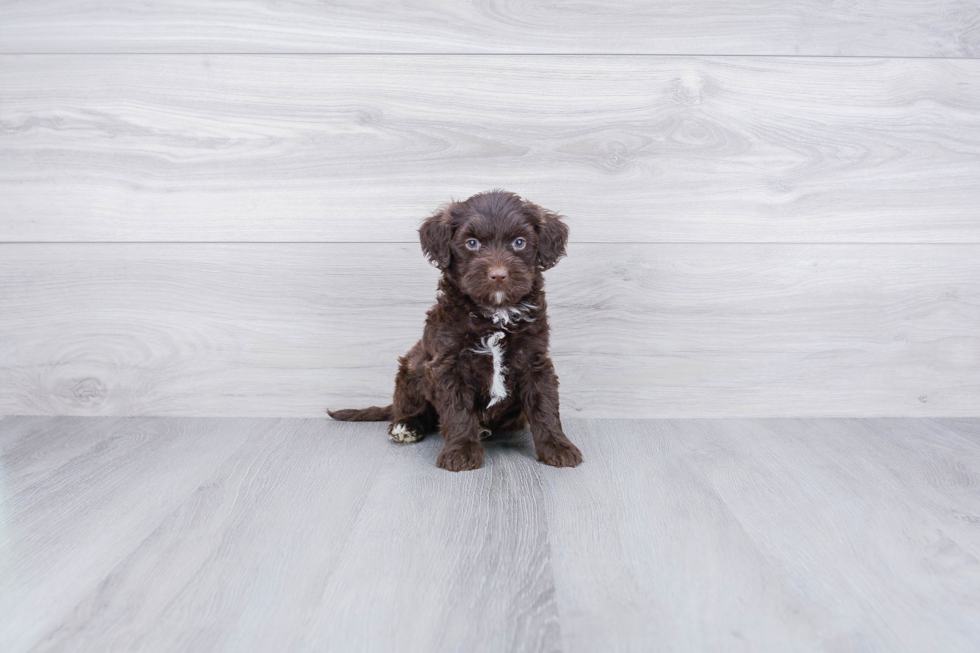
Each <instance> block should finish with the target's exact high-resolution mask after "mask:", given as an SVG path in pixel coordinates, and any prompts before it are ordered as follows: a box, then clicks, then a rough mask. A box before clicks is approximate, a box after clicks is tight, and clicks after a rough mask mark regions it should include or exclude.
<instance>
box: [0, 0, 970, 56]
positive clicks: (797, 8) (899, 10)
mask: <svg viewBox="0 0 980 653" xmlns="http://www.w3.org/2000/svg"><path fill="white" fill-rule="evenodd" d="M0 52H69V53H76V52H127V53H128V52H246V53H252V52H304V53H317V52H331V53H336V52H372V53H373V52H404V53H409V52H410V53H418V52H437V53H446V54H455V53H475V52H494V53H502V54H512V53H515V52H517V53H525V52H533V53H537V54H557V53H569V52H571V53H583V54H595V53H618V54H638V53H639V54H745V55H756V54H780V55H806V54H811V55H821V56H906V57H976V56H978V55H980V13H978V12H977V5H976V2H975V0H892V1H884V0H849V1H848V2H828V1H826V0H728V1H724V0H705V1H698V2H676V1H674V0H585V1H581V0H580V1H577V2H548V1H542V0H538V1H536V2H528V1H526V0H525V1H520V0H518V1H514V0H507V1H506V2H504V1H502V0H469V1H468V2H467V1H461V2H448V1H445V0H442V1H440V0H422V1H419V0H413V2H404V1H400V0H381V1H378V0H373V1H371V2H365V1H358V0H346V1H339V2H338V1H337V0H333V1H327V2H322V1H319V2H269V1H268V0H222V2H199V1H197V0H154V2H139V3H137V2H132V1H131V0H86V1H82V0H34V1H32V2H18V1H16V0H6V1H5V2H2V3H0Z"/></svg>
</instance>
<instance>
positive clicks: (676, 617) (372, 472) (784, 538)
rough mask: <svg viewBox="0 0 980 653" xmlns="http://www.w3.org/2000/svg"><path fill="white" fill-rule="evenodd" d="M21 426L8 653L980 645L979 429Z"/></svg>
mask: <svg viewBox="0 0 980 653" xmlns="http://www.w3.org/2000/svg"><path fill="white" fill-rule="evenodd" d="M566 422H567V424H566V430H567V431H568V433H569V435H570V436H571V437H572V438H573V439H574V440H575V441H576V442H577V443H578V444H579V445H580V446H581V448H582V450H583V452H584V454H585V457H586V462H585V463H584V464H583V466H581V467H580V468H578V469H574V470H556V469H552V468H549V467H545V466H542V465H539V464H537V463H536V462H535V461H534V460H533V458H532V456H531V453H532V452H531V447H530V445H529V443H528V441H527V438H526V435H524V434H517V435H514V436H511V437H510V438H504V439H500V440H497V441H495V442H491V443H490V444H488V455H487V459H486V465H485V466H484V468H483V469H481V470H478V471H476V472H471V473H463V474H450V473H448V472H444V471H442V470H439V469H437V468H436V467H435V466H434V464H433V463H434V460H435V457H436V453H437V451H438V449H439V446H440V440H439V438H438V437H436V436H433V437H430V438H428V439H426V440H425V441H423V442H421V443H419V444H417V445H411V446H405V445H395V444H392V443H390V442H388V441H387V439H386V438H385V436H384V434H383V425H381V424H357V425H352V424H342V423H337V422H332V421H329V420H323V419H305V420H304V419H214V418H118V417H115V418H66V417H60V418H56V417H7V418H0V462H2V466H0V650H3V651H5V652H13V651H28V650H34V651H48V650H51V651H68V650H71V651H107V650H126V651H131V650H181V651H199V650H200V651H210V650H227V651H235V650H378V651H390V650H396V649H397V650H412V651H437V650H460V651H477V650H492V651H503V650H535V651H537V650H568V651H599V650H601V651H619V650H643V651H648V650H718V651H722V650H723V651H737V650H746V651H765V650H771V651H789V650H793V651H806V650H818V651H819V650H831V651H856V650H868V651H876V650H882V651H917V652H918V651H975V650H978V648H980V564H978V560H980V494H978V489H980V420H977V419H958V420H957V419H910V418H905V419H823V420H817V419H785V420H764V419H753V420H735V419H728V420H635V421H625V420H576V419H569V420H566Z"/></svg>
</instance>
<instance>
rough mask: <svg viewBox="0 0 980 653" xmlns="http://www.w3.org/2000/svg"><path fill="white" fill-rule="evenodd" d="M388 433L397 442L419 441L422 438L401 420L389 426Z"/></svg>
mask: <svg viewBox="0 0 980 653" xmlns="http://www.w3.org/2000/svg"><path fill="white" fill-rule="evenodd" d="M388 435H390V436H391V439H392V440H394V441H395V442H418V441H419V440H421V439H422V436H420V435H419V434H418V433H416V432H415V431H413V430H412V429H410V428H408V427H407V426H405V425H404V424H401V423H399V422H396V423H394V424H392V425H391V426H389V427H388Z"/></svg>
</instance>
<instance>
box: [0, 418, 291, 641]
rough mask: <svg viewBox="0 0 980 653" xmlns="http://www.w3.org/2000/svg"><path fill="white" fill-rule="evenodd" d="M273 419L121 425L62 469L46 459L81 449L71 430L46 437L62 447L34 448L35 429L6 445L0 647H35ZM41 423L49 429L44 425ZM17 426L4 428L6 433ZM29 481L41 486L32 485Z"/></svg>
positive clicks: (0, 511)
mask: <svg viewBox="0 0 980 653" xmlns="http://www.w3.org/2000/svg"><path fill="white" fill-rule="evenodd" d="M271 422H272V420H265V421H257V420H252V421H251V422H248V423H243V422H241V421H237V422H236V421H235V420H227V421H225V422H224V423H222V424H218V423H217V422H211V423H210V424H202V425H199V427H198V428H195V429H193V430H190V429H188V428H186V422H182V421H180V420H166V421H164V420H146V419H139V418H137V419H116V420H113V421H111V422H109V423H105V422H104V423H103V424H102V438H101V439H98V440H95V441H91V440H89V439H88V438H86V444H87V445H88V446H84V447H81V448H79V450H78V453H77V455H75V456H74V457H72V458H71V459H70V460H65V461H64V462H63V464H58V462H61V461H57V460H55V461H51V460H49V459H48V453H55V454H58V455H60V452H61V451H63V450H65V449H71V448H76V447H78V445H77V444H76V443H73V442H71V440H72V439H73V438H74V435H75V434H74V432H73V431H74V428H73V426H72V425H71V424H69V425H68V427H67V429H66V428H62V429H60V431H59V436H60V438H61V439H60V440H56V439H54V438H52V437H51V436H50V434H44V433H41V434H39V436H40V437H41V439H42V440H46V441H48V442H58V444H57V445H56V446H53V447H49V448H42V449H40V450H35V449H34V447H35V444H34V443H33V442H32V440H33V437H32V436H31V434H30V433H28V434H26V435H27V437H26V438H23V439H22V445H23V446H21V447H18V446H16V443H15V446H14V447H13V449H12V450H8V449H7V448H6V446H5V448H4V453H3V465H4V467H7V466H10V467H12V468H13V469H14V474H13V479H12V481H11V484H10V486H9V488H0V489H3V490H4V491H3V494H2V496H0V515H2V516H3V517H4V520H3V524H2V530H0V585H2V591H0V645H2V646H0V647H2V648H3V650H5V651H22V650H26V649H27V648H29V647H30V646H32V645H33V644H34V643H36V642H37V641H38V639H39V638H40V637H42V636H43V635H45V634H46V633H47V632H49V631H50V629H51V628H52V627H53V626H54V625H56V624H58V623H60V620H61V619H62V618H63V617H64V616H65V615H66V613H67V612H68V611H70V610H71V609H72V608H73V607H74V606H75V605H76V604H77V603H78V602H79V601H81V600H83V598H84V597H85V596H87V595H88V594H89V593H90V592H93V591H95V590H96V588H97V587H99V585H100V583H102V582H103V580H104V579H105V578H106V576H107V575H108V574H109V573H110V572H111V570H112V569H113V568H114V567H115V566H116V565H117V564H118V563H119V560H120V558H119V556H120V554H125V553H126V552H128V551H130V550H132V549H133V548H134V547H136V546H137V545H139V543H140V542H142V541H144V540H145V538H147V537H148V536H150V535H151V534H152V533H153V531H154V530H155V529H156V528H157V527H158V525H159V523H160V522H161V521H162V520H163V519H164V518H165V517H166V516H167V515H168V514H169V513H170V512H172V511H173V510H175V509H176V508H177V507H178V506H180V505H181V504H182V503H184V502H185V501H186V500H187V499H188V498H189V497H190V496H193V494H194V493H195V491H196V490H197V489H198V486H199V483H200V480H201V479H202V478H203V477H204V476H205V475H206V474H207V473H208V471H209V469H210V468H211V467H212V466H213V465H217V464H220V463H221V461H223V460H225V459H226V458H227V457H229V456H230V455H232V454H234V452H235V450H236V449H237V448H238V447H239V446H241V444H242V442H243V440H244V437H245V436H246V435H247V434H248V431H249V430H250V429H252V428H258V429H260V430H261V431H262V432H264V433H265V434H266V437H268V435H269V430H270V428H269V427H270V426H271ZM35 424H38V425H39V426H40V429H41V430H42V431H43V430H48V425H47V424H46V423H45V422H44V421H39V422H35ZM76 424H78V423H77V422H76ZM10 427H11V426H10V425H9V424H7V423H6V422H5V423H4V425H3V429H2V430H4V431H6V429H8V428H10ZM83 428H84V427H83ZM215 428H219V432H215V431H214V429H215ZM6 440H7V438H6V437H5V438H4V441H5V442H4V444H5V445H6V444H7V442H6ZM58 455H56V456H55V457H56V458H57V457H58ZM25 456H27V458H25ZM24 477H28V478H29V477H34V478H33V479H32V480H33V482H31V483H30V484H29V485H27V486H26V487H24V486H23V484H22V483H20V482H19V479H20V478H24ZM66 579H70V582H65V581H66Z"/></svg>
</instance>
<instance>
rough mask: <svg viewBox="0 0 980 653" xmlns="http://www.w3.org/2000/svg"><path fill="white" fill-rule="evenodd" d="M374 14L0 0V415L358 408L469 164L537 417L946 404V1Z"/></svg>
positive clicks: (956, 19) (967, 369)
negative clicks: (543, 325)
mask: <svg viewBox="0 0 980 653" xmlns="http://www.w3.org/2000/svg"><path fill="white" fill-rule="evenodd" d="M389 4H390V6H389ZM389 4H384V6H382V5H381V4H377V3H373V4H370V5H364V7H368V6H369V7H370V9H368V8H361V7H362V5H359V4H345V5H341V4H339V3H295V4H282V5H271V4H269V3H264V2H263V3H259V2H244V1H241V2H226V3H219V4H201V3H190V2H178V1H176V0H172V1H171V2H163V3H153V4H152V5H132V4H131V3H121V2H115V3H113V2H85V3H82V2H78V1H64V2H42V3H16V2H7V3H0V275H2V276H0V413H6V414H18V413H24V414H72V415H82V414H102V415H114V414H119V415H147V414H149V415H288V416H312V415H318V414H322V411H323V408H324V407H325V406H327V405H331V406H348V405H350V406H354V405H359V404H363V403H379V402H385V401H386V400H387V398H388V397H389V396H390V391H391V387H392V376H393V372H394V369H395V358H396V357H397V356H398V355H399V354H401V353H403V352H404V351H405V350H406V349H407V348H408V347H409V346H410V345H411V344H412V343H413V342H414V340H415V339H416V338H417V337H418V335H419V334H420V332H421V326H422V316H423V315H424V312H425V309H426V308H427V307H428V306H429V305H430V304H431V302H432V300H433V295H434V288H435V272H434V271H433V270H432V269H431V268H428V267H427V266H426V265H425V264H424V262H423V260H422V257H421V253H420V252H419V249H418V245H417V243H416V241H415V229H416V227H417V226H418V224H419V222H420V221H421V219H422V218H424V217H425V216H426V215H428V214H429V213H430V212H431V211H432V210H433V209H435V208H436V207H437V206H438V205H439V204H441V203H443V202H445V201H447V200H449V199H450V198H451V197H454V198H463V197H466V196H468V195H469V194H471V193H473V192H477V191H480V190H485V189H488V188H492V187H496V186H502V187H505V188H508V189H511V190H514V191H517V192H519V193H521V194H523V195H525V196H526V197H528V198H529V199H532V200H534V201H536V202H539V203H541V204H543V205H545V206H548V207H550V208H553V209H556V210H559V211H561V212H563V213H564V214H565V215H567V216H568V222H569V224H570V226H571V235H572V241H573V245H572V246H571V248H570V255H569V257H568V258H567V259H566V260H564V261H563V262H562V263H561V264H560V265H559V266H558V267H557V268H555V269H554V270H552V271H551V272H549V285H548V287H549V300H550V303H551V305H552V322H553V328H554V340H553V353H554V356H555V361H556V366H557V368H558V372H559V376H560V377H561V382H562V400H563V406H564V410H565V411H566V412H567V413H568V414H573V415H583V416H593V417H602V416H671V417H683V416H794V415H801V416H802V415H806V416H882V415H962V416H966V415H977V414H980V409H978V408H977V406H980V333H978V330H980V319H978V318H980V313H978V308H977V307H978V306H980V274H978V272H980V263H977V262H976V261H980V61H978V60H977V59H974V58H972V57H975V56H976V55H977V53H978V52H980V45H978V44H980V12H978V11H977V9H976V5H975V3H971V2H927V3H923V2H904V3H888V4H887V5H886V4H885V3H878V2H862V3H851V4H850V5H848V6H847V7H844V6H843V5H836V4H827V3H822V2H794V3H776V2H747V3H728V4H726V3H695V5H691V6H688V5H679V4H677V3H669V4H668V3H639V2H603V3H599V2H596V3H575V4H574V5H572V4H567V5H562V4H560V3H507V4H506V5H503V4H500V3H480V2H473V3H469V4H449V3H429V4H426V5H423V4H419V3H413V4H412V5H411V7H407V6H403V5H402V4H401V3H389ZM745 55H752V56H745ZM379 262H380V264H379Z"/></svg>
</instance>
